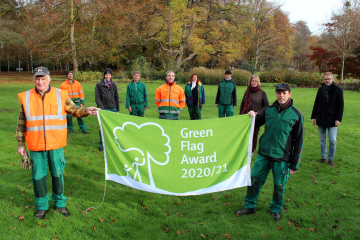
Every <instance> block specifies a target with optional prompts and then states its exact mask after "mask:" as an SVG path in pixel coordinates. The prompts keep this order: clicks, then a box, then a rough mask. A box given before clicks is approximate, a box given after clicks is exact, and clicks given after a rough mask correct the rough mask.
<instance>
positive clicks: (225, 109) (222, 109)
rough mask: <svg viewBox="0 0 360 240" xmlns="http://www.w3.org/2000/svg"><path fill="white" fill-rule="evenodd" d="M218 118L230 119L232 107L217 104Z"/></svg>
mask: <svg viewBox="0 0 360 240" xmlns="http://www.w3.org/2000/svg"><path fill="white" fill-rule="evenodd" d="M218 109H219V117H220V118H221V117H225V115H226V117H232V116H234V106H233V105H232V104H229V105H224V104H219V108H218Z"/></svg>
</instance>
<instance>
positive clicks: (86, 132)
mask: <svg viewBox="0 0 360 240" xmlns="http://www.w3.org/2000/svg"><path fill="white" fill-rule="evenodd" d="M82 133H83V134H90V132H88V131H85V132H82Z"/></svg>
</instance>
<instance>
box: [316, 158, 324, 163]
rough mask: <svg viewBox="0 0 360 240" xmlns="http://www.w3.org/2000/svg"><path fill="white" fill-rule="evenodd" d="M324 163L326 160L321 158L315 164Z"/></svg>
mask: <svg viewBox="0 0 360 240" xmlns="http://www.w3.org/2000/svg"><path fill="white" fill-rule="evenodd" d="M324 162H326V159H325V158H322V159H320V160H319V161H317V163H324Z"/></svg>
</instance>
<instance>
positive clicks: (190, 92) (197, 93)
mask: <svg viewBox="0 0 360 240" xmlns="http://www.w3.org/2000/svg"><path fill="white" fill-rule="evenodd" d="M185 97H186V105H187V106H188V110H189V114H190V119H191V120H198V119H201V109H202V105H203V104H204V103H205V90H204V85H203V84H202V83H201V82H200V81H199V77H198V75H197V74H196V73H194V74H193V75H192V76H191V78H190V81H189V82H188V83H187V84H186V86H185Z"/></svg>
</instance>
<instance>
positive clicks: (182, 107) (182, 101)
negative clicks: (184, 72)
mask: <svg viewBox="0 0 360 240" xmlns="http://www.w3.org/2000/svg"><path fill="white" fill-rule="evenodd" d="M179 87H180V86H179ZM179 98H180V99H179V102H180V107H181V109H184V107H185V103H186V98H185V93H184V90H183V89H182V87H180V97H179Z"/></svg>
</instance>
